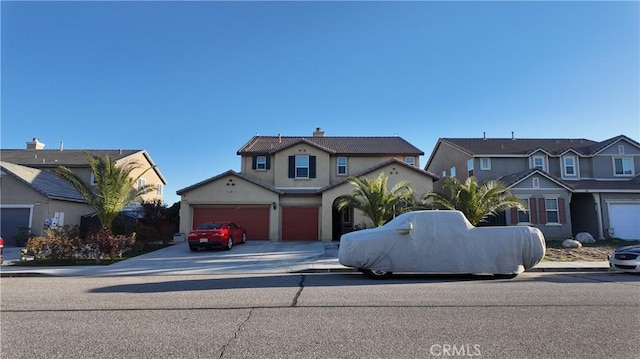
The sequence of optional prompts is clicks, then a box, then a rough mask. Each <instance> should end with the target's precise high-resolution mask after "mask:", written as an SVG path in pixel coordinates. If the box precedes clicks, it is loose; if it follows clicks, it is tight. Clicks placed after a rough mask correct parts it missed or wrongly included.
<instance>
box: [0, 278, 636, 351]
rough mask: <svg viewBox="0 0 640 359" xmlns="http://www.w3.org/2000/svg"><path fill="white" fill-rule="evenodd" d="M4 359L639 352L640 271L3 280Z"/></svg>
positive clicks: (0, 285) (2, 329) (0, 283)
mask: <svg viewBox="0 0 640 359" xmlns="http://www.w3.org/2000/svg"><path fill="white" fill-rule="evenodd" d="M0 295H1V297H0V298H1V308H0V309H1V310H2V312H1V313H0V319H1V322H0V323H1V333H0V334H1V338H2V347H1V348H2V351H1V353H0V354H1V357H2V358H30V359H34V358H53V357H57V358H429V357H433V358H437V357H467V358H469V357H482V358H631V357H637V355H638V348H640V314H639V313H640V276H637V275H630V274H615V273H607V272H597V273H580V272H575V273H524V274H521V275H520V276H518V277H517V278H515V279H510V280H496V279H492V278H490V277H465V276H449V277H443V276H398V277H396V278H393V279H391V280H386V281H375V280H371V279H368V278H366V277H364V276H362V275H360V274H358V273H326V274H282V275H226V276H220V275H216V276H214V275H203V276H143V277H48V278H46V277H45V278H43V277H38V278H2V279H1V280H0Z"/></svg>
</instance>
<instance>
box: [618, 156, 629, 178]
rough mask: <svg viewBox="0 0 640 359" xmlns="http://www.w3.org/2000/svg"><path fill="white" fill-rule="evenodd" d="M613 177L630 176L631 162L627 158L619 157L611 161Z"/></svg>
mask: <svg viewBox="0 0 640 359" xmlns="http://www.w3.org/2000/svg"><path fill="white" fill-rule="evenodd" d="M613 167H614V172H613V175H614V176H632V175H633V162H632V161H631V158H629V157H619V158H614V159H613Z"/></svg>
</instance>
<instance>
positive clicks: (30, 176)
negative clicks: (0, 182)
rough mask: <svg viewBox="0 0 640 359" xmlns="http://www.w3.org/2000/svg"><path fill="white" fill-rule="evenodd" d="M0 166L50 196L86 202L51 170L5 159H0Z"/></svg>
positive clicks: (4, 170) (5, 171)
mask: <svg viewBox="0 0 640 359" xmlns="http://www.w3.org/2000/svg"><path fill="white" fill-rule="evenodd" d="M0 168H1V169H2V171H3V172H4V173H7V174H9V175H11V176H13V177H15V178H16V179H17V180H19V181H21V182H23V183H25V184H26V185H28V186H29V187H31V188H32V189H34V190H36V191H38V192H39V193H41V194H42V195H44V196H46V197H48V198H51V199H58V200H66V201H75V202H85V203H86V200H85V199H84V197H82V195H81V194H80V193H79V192H78V191H76V189H75V188H73V186H71V185H70V184H69V183H67V182H66V181H64V180H62V179H61V178H59V177H58V176H56V175H55V174H53V173H51V172H49V171H46V170H39V169H35V168H31V167H25V166H20V165H17V164H14V163H9V162H4V161H0Z"/></svg>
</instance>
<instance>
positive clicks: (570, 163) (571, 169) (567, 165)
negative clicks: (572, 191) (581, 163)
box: [563, 156, 576, 177]
mask: <svg viewBox="0 0 640 359" xmlns="http://www.w3.org/2000/svg"><path fill="white" fill-rule="evenodd" d="M563 162H564V175H565V176H568V177H573V176H576V158H575V157H574V156H568V157H564V160H563Z"/></svg>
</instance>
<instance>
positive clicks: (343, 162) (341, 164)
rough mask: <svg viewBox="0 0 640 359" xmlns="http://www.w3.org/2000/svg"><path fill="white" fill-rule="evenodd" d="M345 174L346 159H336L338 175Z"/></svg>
mask: <svg viewBox="0 0 640 359" xmlns="http://www.w3.org/2000/svg"><path fill="white" fill-rule="evenodd" d="M346 174H347V158H346V157H338V175H339V176H344V175H346Z"/></svg>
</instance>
